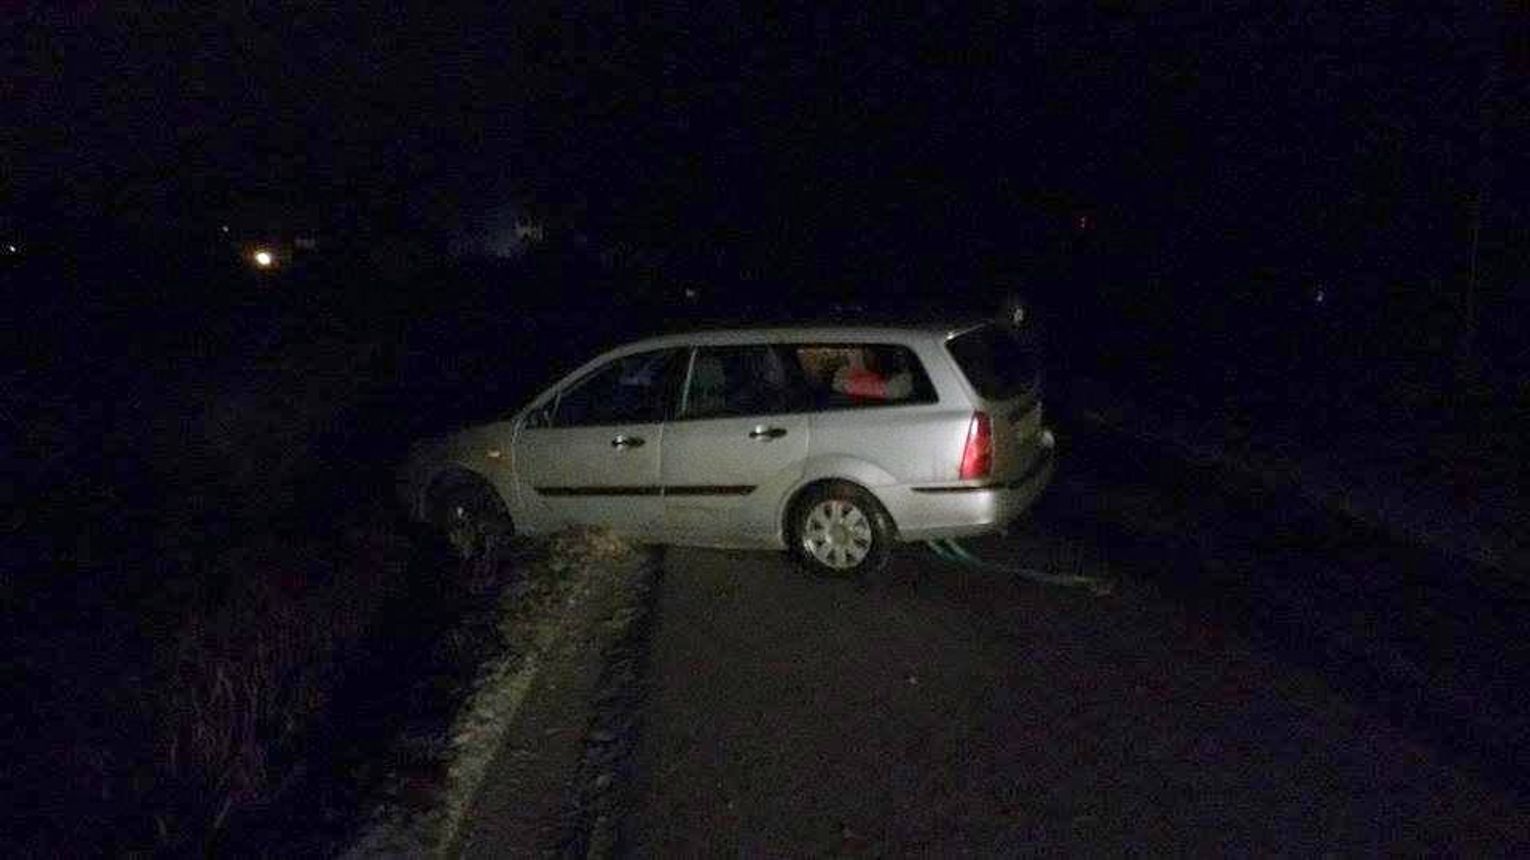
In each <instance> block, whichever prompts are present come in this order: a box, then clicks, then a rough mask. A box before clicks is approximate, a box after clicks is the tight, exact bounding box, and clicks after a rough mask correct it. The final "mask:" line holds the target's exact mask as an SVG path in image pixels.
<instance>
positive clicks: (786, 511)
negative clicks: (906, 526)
mask: <svg viewBox="0 0 1530 860" xmlns="http://www.w3.org/2000/svg"><path fill="white" fill-rule="evenodd" d="M835 484H843V485H844V486H847V487H853V488H855V489H857V490H860V491H861V492H863V493H865V494H866V495H867V496H870V497H871V500H872V501H874V502H876V504H877V507H879V508H881V509H882V515H883V516H885V517H887V522H888V524H889V525H890V526H891V531H892V535H893V538H894V539H895V540H896V539H897V536H898V521H897V520H896V519H894V518H893V515H892V512H891V511H889V510H888V509H887V505H885V504H883V502H882V500H881V499H880V498H877V494H876V491H875V490H873V489H872V488H871V487H868V486H866V485H865V484H863V483H861V482H860V481H857V480H854V479H852V478H845V477H840V476H837V475H824V476H821V477H817V478H813V479H811V480H808V481H805V482H804V483H802V484H801V485H800V486H798V487H797V488H796V489H795V490H792V491H791V492H790V493H788V494H787V495H786V499H785V501H784V503H783V504H782V506H781V510H780V511H779V512H778V515H777V517H776V521H777V525H778V527H779V528H780V530H781V542H782V544H784V545H785V546H787V547H790V546H791V542H792V520H793V519H794V518H795V516H796V514H797V509H798V508H799V507H800V506H801V504H802V500H803V499H805V498H807V496H808V495H809V494H810V493H812V492H813V491H815V490H818V489H820V488H823V487H832V486H834V485H835Z"/></svg>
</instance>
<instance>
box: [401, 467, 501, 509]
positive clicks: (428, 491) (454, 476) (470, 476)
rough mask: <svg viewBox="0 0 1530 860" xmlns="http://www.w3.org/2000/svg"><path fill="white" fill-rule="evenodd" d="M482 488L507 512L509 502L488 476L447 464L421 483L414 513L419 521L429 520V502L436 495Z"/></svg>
mask: <svg viewBox="0 0 1530 860" xmlns="http://www.w3.org/2000/svg"><path fill="white" fill-rule="evenodd" d="M474 486H477V487H483V488H485V489H487V490H488V491H489V492H491V493H493V494H494V497H495V498H497V499H499V502H500V504H501V505H503V506H504V508H505V511H506V512H509V510H510V503H509V500H508V499H506V498H505V497H504V494H502V493H500V491H499V489H498V488H496V487H495V486H494V482H493V481H491V480H489V478H488V476H486V475H484V474H482V473H480V472H477V471H474V470H473V469H469V468H468V467H466V466H463V465H461V464H460V463H448V464H446V465H443V466H442V467H441V468H439V469H437V470H436V471H435V472H433V473H432V474H431V475H430V477H429V478H428V479H427V480H425V481H423V482H422V483H421V490H420V495H419V498H418V499H416V500H415V512H416V514H417V518H418V519H420V520H422V521H423V520H429V519H430V514H431V510H430V507H431V502H432V500H433V499H434V498H435V496H436V494H437V493H440V492H444V491H446V490H448V489H454V488H457V487H474Z"/></svg>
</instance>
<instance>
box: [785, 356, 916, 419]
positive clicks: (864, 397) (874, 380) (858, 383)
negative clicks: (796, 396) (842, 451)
mask: <svg viewBox="0 0 1530 860" xmlns="http://www.w3.org/2000/svg"><path fill="white" fill-rule="evenodd" d="M791 352H792V355H793V357H794V358H795V360H796V364H797V366H798V367H799V368H800V369H801V373H802V378H803V379H804V381H805V383H806V385H807V388H808V391H809V392H810V394H811V397H812V401H813V405H814V406H815V407H816V408H818V409H844V408H854V407H860V406H892V405H906V404H913V403H934V402H935V401H936V397H935V387H934V386H933V385H931V384H930V377H929V376H928V375H926V374H925V372H924V366H923V365H921V364H920V363H919V358H918V357H917V356H915V355H914V353H913V350H910V349H909V348H908V347H905V346H896V345H892V344H871V343H856V344H802V345H798V346H794V347H791Z"/></svg>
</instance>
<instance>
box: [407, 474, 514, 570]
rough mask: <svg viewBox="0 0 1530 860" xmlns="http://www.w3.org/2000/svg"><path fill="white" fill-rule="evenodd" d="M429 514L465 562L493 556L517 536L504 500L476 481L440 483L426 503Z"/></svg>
mask: <svg viewBox="0 0 1530 860" xmlns="http://www.w3.org/2000/svg"><path fill="white" fill-rule="evenodd" d="M427 515H428V516H429V519H430V522H431V524H432V525H434V526H435V527H436V528H437V529H439V530H440V532H441V534H442V536H443V537H445V538H446V541H447V543H448V544H450V545H451V548H452V552H453V553H454V554H455V555H456V556H457V557H458V558H461V559H464V560H468V559H481V558H487V557H490V556H492V555H493V554H494V553H495V552H496V551H497V550H498V549H499V547H500V545H502V544H503V543H504V542H505V541H507V540H509V538H510V537H512V536H513V535H514V534H515V529H514V527H513V525H512V524H511V522H510V512H509V511H508V510H506V509H505V503H504V501H503V500H501V499H500V497H499V494H498V493H496V492H494V488H492V487H490V486H489V485H488V484H486V483H484V482H483V481H482V480H480V479H477V478H466V477H452V478H447V479H443V480H441V481H438V482H437V483H436V486H435V487H433V488H432V490H431V493H430V497H429V499H428V500H427Z"/></svg>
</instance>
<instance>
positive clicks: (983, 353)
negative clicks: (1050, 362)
mask: <svg viewBox="0 0 1530 860" xmlns="http://www.w3.org/2000/svg"><path fill="white" fill-rule="evenodd" d="M946 348H947V349H949V350H950V351H951V356H952V357H953V358H955V359H956V364H957V366H958V367H960V368H961V370H962V373H963V374H964V375H966V377H967V381H968V382H971V383H972V387H973V388H976V389H977V392H978V394H980V395H982V396H983V398H984V399H986V400H1008V399H1010V398H1011V397H1015V396H1017V395H1019V394H1021V393H1023V392H1026V391H1028V390H1030V389H1031V388H1032V387H1034V386H1035V385H1036V382H1037V371H1038V370H1039V368H1038V366H1037V362H1036V353H1035V350H1034V348H1033V347H1032V346H1031V345H1030V344H1028V343H1025V342H1024V341H1023V340H1022V339H1021V336H1020V334H1019V333H1018V332H1016V331H1015V330H1014V329H1012V328H1009V327H1006V326H997V325H985V326H982V327H980V328H975V329H973V330H972V331H969V332H965V333H963V334H959V335H957V336H956V337H953V338H951V340H949V341H947V342H946Z"/></svg>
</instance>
